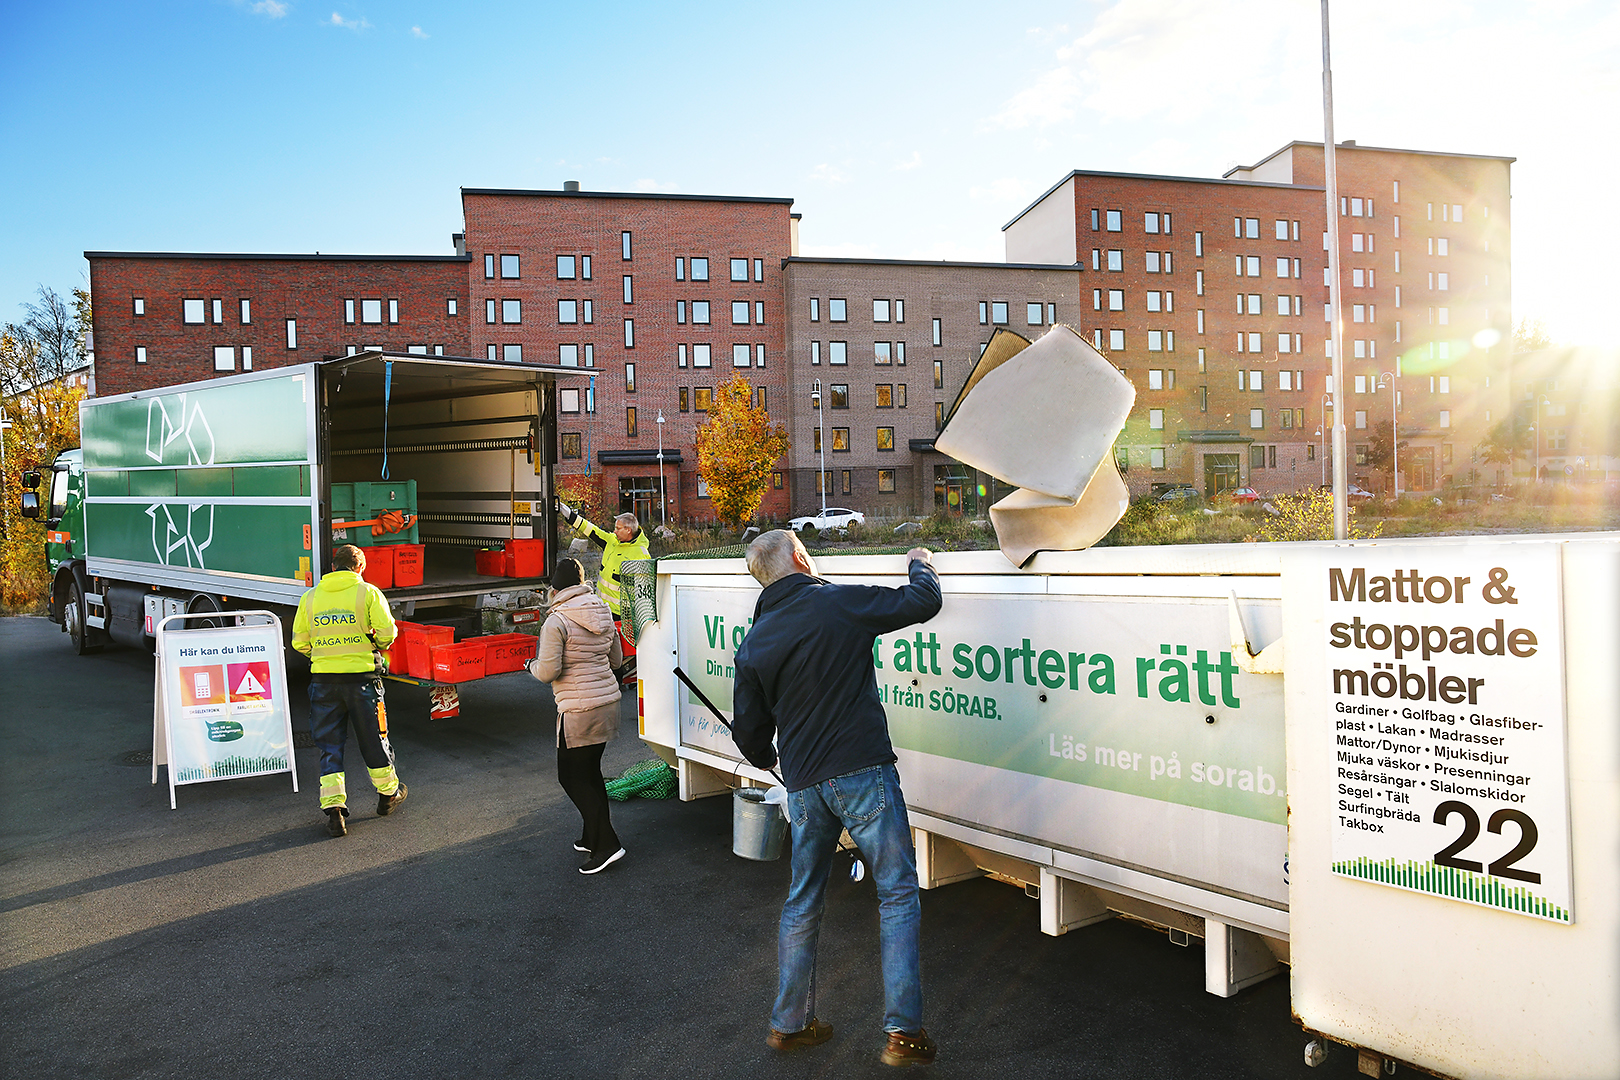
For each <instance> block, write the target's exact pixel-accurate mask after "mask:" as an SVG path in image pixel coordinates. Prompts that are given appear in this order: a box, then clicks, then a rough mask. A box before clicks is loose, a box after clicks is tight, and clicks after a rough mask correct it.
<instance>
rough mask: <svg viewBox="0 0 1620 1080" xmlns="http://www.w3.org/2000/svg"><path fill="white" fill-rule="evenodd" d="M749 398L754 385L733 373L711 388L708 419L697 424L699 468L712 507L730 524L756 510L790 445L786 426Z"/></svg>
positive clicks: (742, 520) (741, 521)
mask: <svg viewBox="0 0 1620 1080" xmlns="http://www.w3.org/2000/svg"><path fill="white" fill-rule="evenodd" d="M753 402H754V390H753V387H751V386H749V385H748V381H747V380H746V379H744V378H743V377H742V376H741V375H733V376H732V377H731V378H730V379H728V380H726V381H725V382H724V383H722V384H720V386H718V387H717V388H716V389H715V392H714V401H713V403H712V404H711V405H710V406H709V419H708V422H707V423H704V424H703V425H702V426H700V427H699V428H698V430H697V452H698V473H699V475H701V476H702V477H703V479H704V480H706V481H707V482H708V485H709V498H710V499H712V500H713V502H714V510H715V513H716V514H717V515H719V517H720V520H721V521H724V522H726V523H727V524H730V525H732V526H734V527H741V526H742V524H743V523H744V522H747V521H750V520H752V519H753V516H754V515H755V514H756V513H758V512H759V504H760V502H761V501H762V500H763V499H764V497H765V490H766V488H767V487H769V485H770V482H771V472H772V470H773V469H774V468H775V466H776V463H777V461H778V460H780V459H781V457H782V455H784V454H786V453H787V452H788V448H789V447H790V446H791V445H792V444H791V443H790V442H789V440H788V434H787V429H786V428H784V427H783V426H782V425H781V424H773V423H771V417H770V414H769V413H767V412H766V411H765V407H764V406H763V405H758V406H756V405H755V404H754V403H753Z"/></svg>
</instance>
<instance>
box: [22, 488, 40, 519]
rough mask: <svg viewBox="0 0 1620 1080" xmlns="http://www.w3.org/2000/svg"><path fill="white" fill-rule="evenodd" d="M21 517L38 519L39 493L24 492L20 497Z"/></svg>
mask: <svg viewBox="0 0 1620 1080" xmlns="http://www.w3.org/2000/svg"><path fill="white" fill-rule="evenodd" d="M22 516H23V517H25V518H37V517H39V492H37V491H25V492H23V496H22Z"/></svg>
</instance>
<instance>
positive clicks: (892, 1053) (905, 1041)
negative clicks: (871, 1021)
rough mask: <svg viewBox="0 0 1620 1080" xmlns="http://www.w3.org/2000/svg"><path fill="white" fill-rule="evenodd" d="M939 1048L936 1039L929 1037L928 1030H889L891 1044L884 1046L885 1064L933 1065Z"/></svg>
mask: <svg viewBox="0 0 1620 1080" xmlns="http://www.w3.org/2000/svg"><path fill="white" fill-rule="evenodd" d="M938 1052H939V1048H938V1047H936V1046H935V1045H934V1040H933V1039H930V1038H929V1037H928V1032H926V1031H918V1032H916V1033H915V1034H912V1033H909V1032H905V1031H891V1032H889V1045H887V1046H885V1047H884V1048H883V1064H885V1065H932V1064H933V1063H934V1055H935V1054H936V1053H938Z"/></svg>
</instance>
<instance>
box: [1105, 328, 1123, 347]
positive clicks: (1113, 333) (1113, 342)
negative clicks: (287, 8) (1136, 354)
mask: <svg viewBox="0 0 1620 1080" xmlns="http://www.w3.org/2000/svg"><path fill="white" fill-rule="evenodd" d="M1108 351H1109V352H1124V351H1125V331H1123V330H1110V331H1108Z"/></svg>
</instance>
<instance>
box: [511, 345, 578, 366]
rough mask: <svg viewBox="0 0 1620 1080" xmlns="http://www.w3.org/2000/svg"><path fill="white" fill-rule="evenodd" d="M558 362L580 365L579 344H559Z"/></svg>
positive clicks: (563, 364) (560, 364)
mask: <svg viewBox="0 0 1620 1080" xmlns="http://www.w3.org/2000/svg"><path fill="white" fill-rule="evenodd" d="M490 359H491V360H493V359H495V358H494V357H493V356H492V357H490ZM557 363H558V365H559V366H561V367H579V346H578V345H559V346H557Z"/></svg>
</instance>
